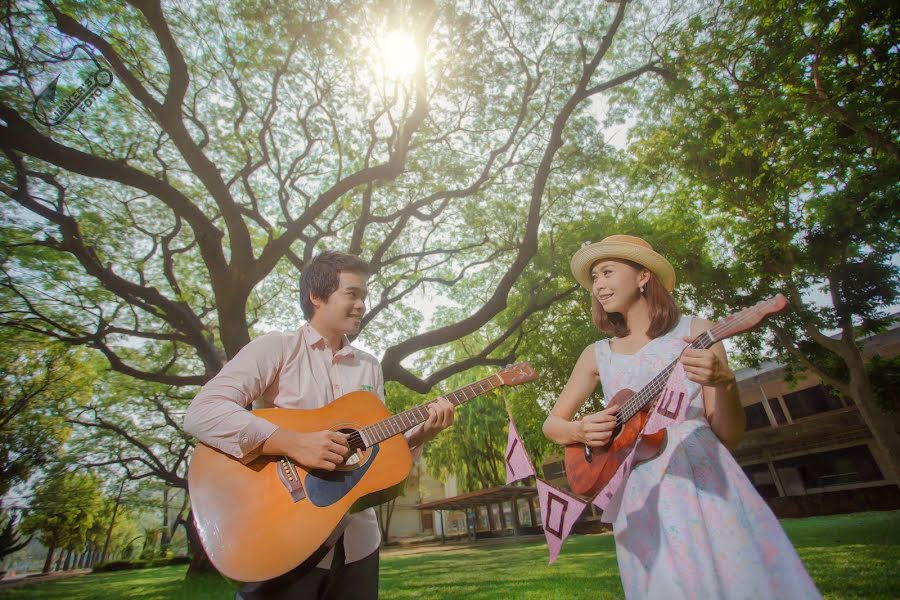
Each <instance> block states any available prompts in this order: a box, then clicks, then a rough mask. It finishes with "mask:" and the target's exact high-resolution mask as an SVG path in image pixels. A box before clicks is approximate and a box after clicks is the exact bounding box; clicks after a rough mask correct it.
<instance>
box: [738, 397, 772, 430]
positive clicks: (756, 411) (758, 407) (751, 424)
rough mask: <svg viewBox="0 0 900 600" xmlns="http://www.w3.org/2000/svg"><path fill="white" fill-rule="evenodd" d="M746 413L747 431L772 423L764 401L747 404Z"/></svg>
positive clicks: (768, 425)
mask: <svg viewBox="0 0 900 600" xmlns="http://www.w3.org/2000/svg"><path fill="white" fill-rule="evenodd" d="M744 414H745V415H746V416H747V431H750V430H751V429H760V428H762V427H770V426H771V425H772V424H771V423H769V415H767V414H766V409H765V408H764V407H763V404H762V402H757V403H756V404H750V405H748V406H745V407H744Z"/></svg>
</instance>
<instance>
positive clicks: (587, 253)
mask: <svg viewBox="0 0 900 600" xmlns="http://www.w3.org/2000/svg"><path fill="white" fill-rule="evenodd" d="M604 258H620V259H625V260H630V261H632V262H636V263H638V264H639V265H643V266H645V267H647V269H649V270H650V271H651V272H652V273H653V274H654V275H656V277H657V278H659V281H660V283H662V284H663V287H664V288H666V289H667V290H668V291H670V292H671V291H672V289H673V288H674V287H675V269H673V268H672V265H671V264H670V263H669V261H667V260H666V259H665V258H663V257H662V256H661V255H659V254H657V253H656V252H654V251H653V246H651V245H650V244H648V243H647V242H645V241H644V240H642V239H641V238H639V237H634V236H633V235H611V236H609V237H608V238H606V239H604V240H603V241H602V242H595V243H593V244H585V245H584V246H582V247H581V249H579V250H578V252H576V253H575V255H574V256H573V257H572V275H574V276H575V280H576V281H578V283H580V284H581V286H582V287H584V288H585V289H587V290H590V289H591V267H592V266H593V265H594V263H596V262H597V261H598V260H602V259H604Z"/></svg>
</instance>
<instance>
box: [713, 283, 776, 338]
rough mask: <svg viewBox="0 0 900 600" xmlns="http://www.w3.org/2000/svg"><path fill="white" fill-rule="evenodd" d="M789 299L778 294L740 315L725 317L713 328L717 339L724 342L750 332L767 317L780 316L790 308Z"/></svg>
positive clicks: (746, 309)
mask: <svg viewBox="0 0 900 600" xmlns="http://www.w3.org/2000/svg"><path fill="white" fill-rule="evenodd" d="M788 304H789V303H788V301H787V298H785V297H784V296H782V295H781V294H778V295H776V296H772V297H771V298H769V299H768V300H763V301H762V302H758V303H756V304H754V305H753V306H751V307H750V308H745V309H744V310H742V311H741V312H739V313H735V314H733V315H731V316H728V317H725V318H724V319H722V320H721V321H719V322H718V323H716V325H715V327H713V333H714V334H715V339H717V340H723V339H725V338H727V337H731V336H733V335H737V334H739V333H744V332H745V331H749V330H751V329H753V328H754V327H756V326H757V325H759V324H760V323H761V322H762V321H763V320H764V319H766V318H767V317H769V316H771V315H774V314H778V313H780V312H781V311H783V310H784V309H786V308H787V307H788Z"/></svg>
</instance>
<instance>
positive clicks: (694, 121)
mask: <svg viewBox="0 0 900 600" xmlns="http://www.w3.org/2000/svg"><path fill="white" fill-rule="evenodd" d="M897 17H898V12H897V8H896V6H894V5H884V4H882V3H879V2H829V3H822V2H799V3H796V2H794V3H771V2H763V1H758V2H757V1H754V2H729V3H726V4H725V5H723V9H722V11H721V12H719V13H717V15H716V19H715V20H714V21H712V22H704V21H701V20H697V21H695V22H694V23H693V24H692V25H693V28H694V33H693V35H686V36H685V37H684V39H683V42H682V44H681V47H680V48H678V46H677V45H676V46H673V48H676V49H677V51H678V52H679V55H680V56H681V57H682V58H681V61H680V63H679V67H680V68H679V73H680V75H681V77H680V78H679V79H678V80H676V81H674V82H672V83H671V84H669V85H667V86H665V87H663V88H662V89H660V90H659V93H658V94H657V95H656V96H655V99H654V100H653V101H650V102H647V104H646V107H647V111H646V113H645V115H644V117H645V120H644V122H645V123H646V124H647V125H646V126H645V127H642V128H641V131H640V137H641V141H640V144H638V145H637V152H638V154H639V156H640V157H641V158H642V159H643V160H644V161H646V162H647V163H648V164H650V163H652V164H663V165H670V166H674V167H675V168H676V170H677V173H678V175H679V176H678V177H677V178H676V179H675V185H676V188H677V189H676V190H675V191H674V192H673V194H672V198H673V202H674V204H676V205H677V206H680V207H682V209H683V210H685V211H697V210H700V211H702V212H703V213H704V214H705V215H706V217H707V218H706V223H705V224H706V227H708V228H709V229H710V230H711V231H712V232H714V233H715V234H717V236H718V237H719V239H720V240H721V242H722V249H721V251H720V253H719V256H718V262H719V264H720V265H721V266H722V267H723V268H725V269H727V272H728V275H729V279H728V281H727V283H726V285H723V286H721V287H719V288H710V289H708V290H707V291H708V293H709V294H711V295H714V296H717V297H718V300H719V301H720V302H721V303H722V304H723V305H730V306H732V307H733V308H739V307H742V306H746V305H748V304H750V303H753V302H755V301H757V300H759V299H761V298H764V297H766V296H770V295H772V294H773V293H776V292H782V293H784V294H785V295H786V296H787V297H788V298H789V299H790V301H791V304H792V309H793V310H792V312H791V313H790V314H789V315H787V316H786V317H784V318H781V319H778V320H777V321H776V322H775V324H774V325H773V331H774V332H775V339H774V340H771V346H772V347H773V348H774V349H775V350H776V352H777V354H778V356H779V357H780V359H781V360H783V361H785V362H787V363H788V364H791V365H793V366H794V367H795V368H798V369H808V370H809V371H811V372H813V373H814V374H816V375H818V376H819V377H821V379H822V380H823V381H824V382H825V383H826V384H828V385H829V386H831V387H833V388H834V389H836V390H837V391H838V392H840V393H841V394H843V395H845V396H848V397H851V398H853V399H854V400H855V401H856V404H857V406H858V407H859V409H860V412H861V414H862V415H863V417H864V419H865V421H866V423H867V424H868V425H869V427H870V429H871V430H872V432H873V434H874V436H875V438H876V439H877V440H878V441H879V443H880V444H881V446H882V447H883V448H884V449H885V450H886V452H887V456H888V460H889V461H890V464H891V468H892V469H893V475H894V476H895V477H900V438H898V435H897V431H896V429H895V428H894V426H893V423H892V419H891V417H890V416H889V415H886V414H885V413H884V412H883V411H882V410H881V408H880V406H879V405H880V404H886V403H885V402H881V403H879V402H878V399H877V398H876V397H875V391H874V389H873V384H872V381H871V378H870V375H869V369H868V368H867V364H866V359H865V357H864V355H863V351H862V339H861V338H862V337H863V336H865V335H866V334H870V333H873V332H877V331H880V330H881V329H882V328H884V327H885V325H886V323H887V322H888V321H889V318H890V316H889V315H888V314H887V313H888V311H887V310H886V309H887V307H890V306H891V305H893V304H894V303H895V302H896V301H897V298H898V293H900V284H898V282H900V278H898V269H897V266H896V265H895V264H894V262H893V261H894V259H895V257H896V256H897V253H898V251H900V230H898V228H897V225H896V224H897V206H898V205H900V161H898V158H900V155H898V139H900V119H898V114H900V113H898V108H900V97H898V95H897V90H898V89H900V61H898V60H897V46H896V39H897V30H896V27H897V22H898V20H897ZM834 332H836V333H834Z"/></svg>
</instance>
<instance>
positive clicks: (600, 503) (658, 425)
mask: <svg viewBox="0 0 900 600" xmlns="http://www.w3.org/2000/svg"><path fill="white" fill-rule="evenodd" d="M688 403H689V401H688V397H687V378H686V377H685V374H684V366H682V364H681V363H680V362H679V363H677V364H676V365H675V368H674V369H673V370H672V374H671V375H670V376H669V380H668V381H667V382H666V387H665V389H663V391H662V393H661V394H660V395H659V399H658V400H657V401H656V404H655V405H654V407H653V412H652V413H651V414H650V418H649V419H648V420H647V424H646V425H644V430H643V434H648V435H649V434H651V433H656V432H657V431H659V430H661V429H666V428H668V427H672V426H673V425H677V424H678V423H681V422H682V421H684V416H685V413H686V412H687V405H688ZM638 444H640V438H638V441H637V442H636V443H635V445H634V448H633V449H632V451H631V453H630V454H629V455H628V456H627V457H626V458H625V460H624V461H622V464H621V465H620V466H619V469H618V470H617V471H616V473H615V475H613V477H612V479H610V480H609V483H607V484H606V487H604V488H603V489H602V490H600V492H599V493H598V494H597V495H596V496H595V497H594V500H593V502H592V504H593V505H594V506H596V507H597V508H599V509H600V510H603V511H606V509H607V507H608V506H609V503H610V501H611V500H612V499H613V497H614V496H615V495H616V492H617V491H618V490H619V488H620V487H621V486H622V483H623V482H624V481H625V479H626V478H627V477H628V473H630V472H631V467H632V466H634V465H633V463H634V459H635V454H634V450H635V449H636V448H637V447H638ZM604 520H605V519H604Z"/></svg>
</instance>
